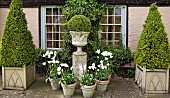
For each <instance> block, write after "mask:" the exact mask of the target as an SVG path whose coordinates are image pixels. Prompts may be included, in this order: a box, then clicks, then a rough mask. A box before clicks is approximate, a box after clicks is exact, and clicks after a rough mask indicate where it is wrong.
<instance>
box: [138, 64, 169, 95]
mask: <svg viewBox="0 0 170 98" xmlns="http://www.w3.org/2000/svg"><path fill="white" fill-rule="evenodd" d="M135 82H136V84H137V85H138V86H139V87H140V88H141V90H142V92H143V93H168V90H169V89H168V88H169V68H167V69H154V70H149V69H146V68H145V67H141V66H138V65H137V66H136V73H135Z"/></svg>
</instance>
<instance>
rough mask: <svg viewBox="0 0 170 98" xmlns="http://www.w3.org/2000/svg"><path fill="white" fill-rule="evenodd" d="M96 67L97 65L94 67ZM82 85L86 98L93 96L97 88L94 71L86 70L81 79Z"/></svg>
mask: <svg viewBox="0 0 170 98" xmlns="http://www.w3.org/2000/svg"><path fill="white" fill-rule="evenodd" d="M93 69H95V66H94V68H93ZM80 85H81V89H82V92H83V96H84V98H92V97H93V93H94V90H95V88H96V79H95V76H94V74H93V73H90V71H89V70H88V71H84V72H83V75H82V77H81V79H80Z"/></svg>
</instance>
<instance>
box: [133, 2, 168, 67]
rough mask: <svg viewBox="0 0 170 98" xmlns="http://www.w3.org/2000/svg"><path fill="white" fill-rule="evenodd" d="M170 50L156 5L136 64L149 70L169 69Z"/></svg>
mask: <svg viewBox="0 0 170 98" xmlns="http://www.w3.org/2000/svg"><path fill="white" fill-rule="evenodd" d="M169 54H170V49H169V43H168V37H167V33H166V31H165V27H164V25H163V22H162V20H161V15H160V12H159V11H158V7H157V5H156V3H153V4H152V5H151V6H150V9H149V13H148V16H147V18H146V21H145V24H144V26H143V31H142V34H141V36H140V39H139V41H138V46H137V49H136V52H135V53H134V60H135V62H136V63H137V64H138V65H140V66H144V67H146V68H148V69H162V68H168V66H169V65H170V55H169Z"/></svg>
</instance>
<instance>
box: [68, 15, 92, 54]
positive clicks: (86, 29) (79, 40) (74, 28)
mask: <svg viewBox="0 0 170 98" xmlns="http://www.w3.org/2000/svg"><path fill="white" fill-rule="evenodd" d="M66 27H67V28H68V31H69V32H70V34H71V36H72V44H73V45H74V46H78V47H77V53H81V52H82V49H81V48H82V46H85V45H86V44H87V37H88V35H89V33H90V29H91V22H90V20H89V18H87V17H86V16H84V15H75V16H73V17H72V18H71V19H70V20H69V21H68V22H67V24H66Z"/></svg>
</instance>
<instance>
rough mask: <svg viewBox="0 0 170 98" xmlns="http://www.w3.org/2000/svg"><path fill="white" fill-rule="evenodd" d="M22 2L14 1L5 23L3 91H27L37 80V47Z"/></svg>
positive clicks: (2, 50)
mask: <svg viewBox="0 0 170 98" xmlns="http://www.w3.org/2000/svg"><path fill="white" fill-rule="evenodd" d="M21 7H22V2H21V0H12V2H11V4H10V11H9V13H8V16H7V20H6V23H5V27H4V31H3V36H2V46H1V52H0V53H1V54H0V55H1V65H2V81H3V82H2V83H3V87H2V88H3V89H23V90H25V89H27V88H28V87H29V86H30V85H31V83H32V82H33V81H34V80H35V66H34V61H35V57H36V56H35V45H34V44H33V41H32V35H31V32H30V31H29V30H28V27H27V21H26V18H25V14H24V13H23V10H22V8H21Z"/></svg>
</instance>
